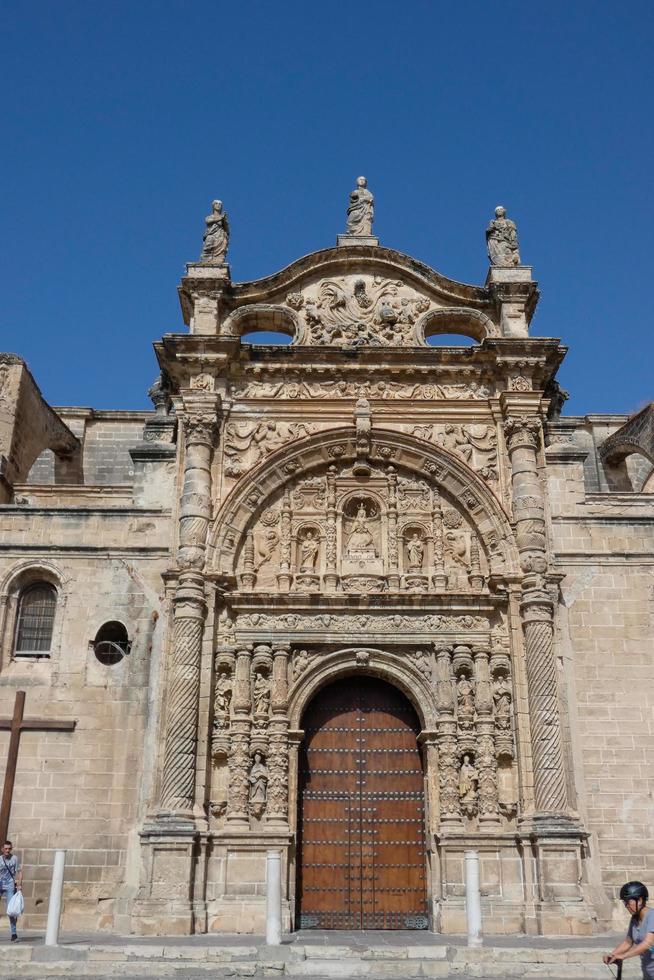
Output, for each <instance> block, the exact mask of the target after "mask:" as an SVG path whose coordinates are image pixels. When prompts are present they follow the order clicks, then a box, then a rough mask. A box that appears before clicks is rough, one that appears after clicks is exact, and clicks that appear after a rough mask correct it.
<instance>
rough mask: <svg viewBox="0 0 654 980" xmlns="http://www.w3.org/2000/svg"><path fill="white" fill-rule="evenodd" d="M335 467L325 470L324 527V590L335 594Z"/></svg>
mask: <svg viewBox="0 0 654 980" xmlns="http://www.w3.org/2000/svg"><path fill="white" fill-rule="evenodd" d="M336 551H337V548H336V467H335V466H333V465H332V466H330V467H329V469H328V470H327V520H326V525H325V589H326V590H327V592H335V591H336V585H337V584H338V574H337V572H336Z"/></svg>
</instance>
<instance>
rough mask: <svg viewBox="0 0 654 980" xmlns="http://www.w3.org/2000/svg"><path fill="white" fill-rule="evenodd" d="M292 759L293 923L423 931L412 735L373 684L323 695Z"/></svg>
mask: <svg viewBox="0 0 654 980" xmlns="http://www.w3.org/2000/svg"><path fill="white" fill-rule="evenodd" d="M302 728H303V730H304V733H305V736H304V742H303V745H302V750H301V752H300V759H299V769H300V772H299V814H298V817H299V820H298V882H297V884H298V887H297V895H298V909H297V911H298V920H297V923H298V925H299V927H300V928H303V929H309V928H314V929H426V928H427V927H428V917H427V894H426V883H425V882H426V868H425V832H424V821H425V814H424V780H423V771H422V764H421V758H420V750H419V748H418V744H417V734H418V732H419V729H420V726H419V722H418V718H417V716H416V714H415V712H414V710H413V708H412V706H411V705H410V703H409V701H408V700H407V699H406V698H405V697H404V695H403V694H401V692H400V691H398V690H396V689H395V688H394V687H392V686H391V685H390V684H387V683H385V682H384V681H382V680H380V679H379V678H376V677H367V676H363V675H356V676H352V677H347V678H345V679H343V680H340V681H337V682H335V683H333V684H331V685H330V686H329V687H325V688H323V689H322V690H321V691H320V693H319V694H318V695H317V696H316V697H315V698H314V700H313V701H312V702H311V704H310V705H309V707H308V708H307V711H306V712H305V715H304V718H303V721H302Z"/></svg>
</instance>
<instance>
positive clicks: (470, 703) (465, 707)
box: [456, 674, 475, 718]
mask: <svg viewBox="0 0 654 980" xmlns="http://www.w3.org/2000/svg"><path fill="white" fill-rule="evenodd" d="M456 695H457V701H458V706H459V717H460V718H461V717H471V716H474V713H475V693H474V688H473V686H472V684H471V683H470V681H469V680H468V678H467V677H466V676H465V674H463V675H462V676H461V677H460V678H459V681H458V683H457V685H456Z"/></svg>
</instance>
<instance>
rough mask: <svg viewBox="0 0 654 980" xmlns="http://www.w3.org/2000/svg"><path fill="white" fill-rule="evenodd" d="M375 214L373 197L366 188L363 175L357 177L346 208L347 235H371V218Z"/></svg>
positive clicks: (366, 182)
mask: <svg viewBox="0 0 654 980" xmlns="http://www.w3.org/2000/svg"><path fill="white" fill-rule="evenodd" d="M374 214H375V199H374V197H373V196H372V193H371V192H370V191H369V190H368V181H367V180H366V178H365V177H357V186H356V188H355V189H354V190H353V191H352V193H351V194H350V203H349V204H348V208H347V233H348V235H363V236H369V235H372V220H373V217H374Z"/></svg>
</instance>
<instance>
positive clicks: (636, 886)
mask: <svg viewBox="0 0 654 980" xmlns="http://www.w3.org/2000/svg"><path fill="white" fill-rule="evenodd" d="M648 897H649V892H648V891H647V887H646V886H645V885H644V884H643V883H642V881H628V882H627V883H626V885H623V886H622V888H621V889H620V901H621V902H628V901H629V899H630V898H644V899H645V901H647V899H648Z"/></svg>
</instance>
